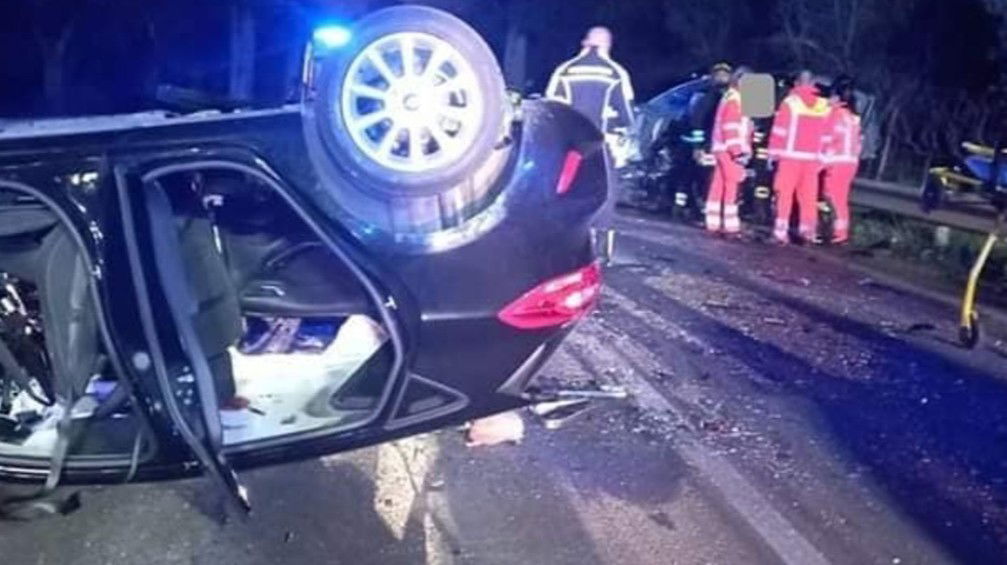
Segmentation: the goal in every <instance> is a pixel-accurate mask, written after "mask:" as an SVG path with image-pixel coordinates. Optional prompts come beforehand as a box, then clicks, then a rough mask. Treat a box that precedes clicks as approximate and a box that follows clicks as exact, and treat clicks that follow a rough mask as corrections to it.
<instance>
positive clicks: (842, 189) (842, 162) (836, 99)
mask: <svg viewBox="0 0 1007 565" xmlns="http://www.w3.org/2000/svg"><path fill="white" fill-rule="evenodd" d="M830 94H831V97H830V99H829V101H830V103H831V105H832V111H831V113H830V114H829V122H828V133H827V135H826V139H828V141H829V143H828V144H827V145H826V148H825V196H826V197H827V198H828V199H829V202H831V203H832V210H833V212H834V213H835V223H834V224H833V225H832V243H833V244H843V243H846V242H847V241H849V239H850V189H851V188H852V186H853V179H854V178H855V177H856V176H857V169H858V168H859V167H860V151H861V148H862V146H863V138H862V137H861V129H860V116H859V115H857V106H856V99H855V97H854V86H853V80H852V79H850V78H849V77H840V78H838V79H836V81H835V82H834V83H833V84H832V87H831V88H830Z"/></svg>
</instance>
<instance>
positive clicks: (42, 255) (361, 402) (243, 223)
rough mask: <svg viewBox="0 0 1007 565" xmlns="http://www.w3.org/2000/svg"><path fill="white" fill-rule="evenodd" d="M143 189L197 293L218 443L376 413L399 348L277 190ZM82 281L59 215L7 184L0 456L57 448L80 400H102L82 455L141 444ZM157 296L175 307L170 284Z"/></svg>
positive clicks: (241, 183) (210, 179) (225, 182)
mask: <svg viewBox="0 0 1007 565" xmlns="http://www.w3.org/2000/svg"><path fill="white" fill-rule="evenodd" d="M145 189H148V190H156V191H159V192H160V193H161V194H163V195H164V196H165V197H166V199H167V202H169V203H170V207H169V208H168V209H169V210H170V215H171V218H169V219H168V221H169V222H170V223H169V225H172V226H174V228H175V229H174V230H169V231H174V233H170V234H165V239H169V240H171V241H172V242H173V243H174V244H175V246H174V247H173V249H176V250H177V252H178V255H179V257H180V259H181V261H180V264H181V265H182V266H183V267H182V270H184V272H185V275H184V278H185V279H186V284H187V286H188V289H189V293H190V294H191V295H192V296H193V298H194V300H195V302H196V303H197V304H198V308H197V309H196V310H197V311H196V313H195V315H194V316H193V318H192V320H193V324H192V325H193V326H194V327H193V330H194V332H195V335H196V336H198V340H199V344H200V346H201V349H202V351H203V353H204V354H205V357H206V361H207V365H208V366H209V369H210V372H211V373H212V375H213V384H214V389H215V391H216V396H217V398H215V399H209V401H208V402H213V403H215V405H216V406H217V408H218V409H219V414H220V423H221V426H222V428H223V434H224V445H225V446H236V445H241V444H247V443H248V442H254V441H257V440H262V439H267V438H276V437H280V436H288V435H292V434H298V433H302V432H307V431H313V430H319V429H323V428H332V429H337V428H344V427H353V426H355V425H359V424H361V423H363V422H365V421H367V420H368V419H369V418H370V417H371V416H373V415H374V414H375V413H376V411H377V409H378V408H379V404H380V401H381V399H382V398H383V395H384V393H385V390H386V388H387V386H386V385H387V384H388V382H389V379H390V373H391V367H392V362H393V359H394V354H393V349H392V347H391V345H390V342H389V340H388V336H387V334H386V332H385V331H384V328H383V327H382V326H381V324H380V323H379V322H378V321H377V320H378V319H379V317H378V315H377V313H376V312H377V311H376V307H375V305H374V304H373V303H372V302H371V300H370V297H369V295H368V294H367V293H366V292H365V289H364V287H363V286H362V284H361V283H360V282H359V281H358V280H357V278H356V277H355V275H354V273H353V272H352V271H351V270H350V269H349V268H348V267H347V266H346V265H345V264H344V263H343V262H342V260H341V259H340V258H339V257H338V256H337V255H336V254H335V253H333V252H332V251H331V250H330V249H329V248H328V247H327V246H326V245H325V244H324V243H323V242H322V240H321V239H320V238H319V237H318V235H317V234H315V233H314V232H313V230H312V229H311V228H310V227H309V226H308V225H307V224H306V223H305V222H304V221H303V220H302V219H301V217H300V216H299V215H298V213H297V212H296V211H295V210H294V209H293V208H292V207H291V206H290V205H289V204H288V203H287V202H286V201H285V200H284V199H283V198H282V197H281V196H280V195H279V194H277V193H276V192H275V191H274V190H273V189H272V188H271V187H268V186H265V185H264V184H262V183H260V182H258V181H256V180H254V179H252V178H250V177H247V176H245V175H242V174H239V173H236V172H230V171H219V172H218V171H201V172H196V173H173V174H169V175H166V176H162V177H159V178H158V179H156V180H155V181H152V182H150V183H149V184H148V186H146V187H145ZM71 266H72V267H71ZM89 280H90V276H89V273H88V270H87V268H86V265H85V262H84V261H83V258H82V256H81V255H80V250H79V248H78V246H77V243H76V241H75V240H74V238H73V237H72V236H71V234H70V232H69V231H68V228H67V227H65V226H63V225H62V224H61V223H60V222H59V221H58V218H57V217H56V216H55V215H54V214H53V213H52V212H51V211H50V210H48V209H47V208H46V207H45V206H44V205H43V204H42V203H41V202H39V201H37V200H34V199H32V198H30V197H26V196H24V195H19V194H13V193H4V192H0V287H2V288H0V455H23V456H46V455H48V453H49V452H50V450H51V449H52V446H53V445H54V444H55V442H56V439H57V433H56V425H57V424H58V422H59V420H60V417H61V415H62V414H63V411H64V410H65V406H68V405H70V403H72V399H76V398H80V397H81V396H92V397H94V398H95V400H96V401H97V405H98V406H99V408H98V409H97V410H96V411H95V414H94V416H93V417H92V419H91V420H92V422H91V424H90V429H89V431H88V433H87V435H86V437H85V438H84V439H83V440H82V441H80V442H78V445H77V446H76V448H75V449H73V450H72V452H73V453H74V454H78V455H80V454H86V455H102V454H122V453H129V452H131V451H135V450H136V449H137V443H138V442H140V441H141V440H140V435H141V434H140V431H139V429H140V427H141V426H139V423H138V421H137V420H138V418H137V416H136V415H135V414H134V413H133V410H132V408H131V407H130V406H129V401H128V395H126V394H124V392H123V391H122V388H123V387H119V386H118V380H117V376H116V375H115V374H114V372H113V371H112V369H111V367H110V366H109V363H108V361H107V357H106V355H105V354H104V351H105V350H106V349H105V347H106V346H105V344H104V343H103V340H102V339H101V337H100V333H99V331H98V322H97V320H98V318H97V316H98V311H97V309H96V308H95V304H94V302H93V300H92V297H91V294H90V288H89ZM151 300H152V302H153V303H152V306H153V310H154V311H155V312H159V311H163V310H164V309H166V308H164V303H163V302H162V304H160V305H159V304H157V301H159V300H164V298H163V297H162V296H161V295H159V294H156V293H152V294H151ZM174 376H175V377H176V378H177V377H179V375H174ZM203 400H204V404H205V403H206V402H207V399H203Z"/></svg>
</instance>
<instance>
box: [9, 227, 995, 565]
mask: <svg viewBox="0 0 1007 565" xmlns="http://www.w3.org/2000/svg"><path fill="white" fill-rule="evenodd" d="M621 223H622V227H623V228H624V230H623V233H624V237H623V238H622V240H621V241H620V247H619V254H618V255H619V256H618V262H617V264H616V265H615V266H613V267H612V268H611V269H610V271H609V273H608V275H607V282H608V289H607V291H606V295H605V297H604V301H603V303H602V305H601V306H600V308H599V310H598V311H597V312H596V313H595V314H594V315H593V316H592V318H591V319H590V320H589V321H587V322H586V323H585V324H584V325H583V326H582V327H581V328H580V329H579V330H578V332H577V333H576V334H575V335H574V336H573V337H572V338H571V339H570V340H569V341H568V343H567V344H566V346H565V347H564V348H563V350H562V351H561V352H560V354H559V355H557V357H556V358H555V359H554V360H553V361H552V362H551V363H550V365H549V366H548V367H547V369H546V370H545V371H544V373H543V377H544V378H552V379H561V380H564V381H570V382H571V383H574V384H588V383H589V384H621V385H624V386H626V387H628V388H629V389H630V391H631V392H632V393H633V398H632V400H630V401H626V402H609V403H606V404H599V405H598V406H596V407H595V408H593V409H592V410H590V411H589V412H587V413H586V414H584V415H583V416H581V417H579V418H578V419H576V420H574V421H572V422H570V423H569V424H568V425H567V426H565V427H564V428H562V429H560V430H557V431H547V430H545V429H544V428H543V427H542V426H541V425H540V424H539V423H538V422H537V421H536V419H535V418H534V417H532V416H530V415H527V414H526V415H525V420H526V422H527V434H526V438H525V440H524V442H523V443H522V444H521V445H518V446H498V447H490V448H478V449H469V448H466V447H465V446H464V444H463V441H462V438H461V436H460V433H459V432H457V431H454V430H448V431H444V432H441V433H439V434H434V435H430V436H424V437H420V438H413V439H410V440H407V441H403V442H398V443H395V444H391V445H385V446H381V447H378V448H373V449H368V450H362V451H358V452H354V453H350V454H345V455H341V456H333V457H329V458H325V459H322V460H317V461H312V462H307V463H302V464H296V465H289V466H284V467H277V468H270V469H263V470H259V471H255V472H251V473H246V474H245V475H244V481H245V483H246V484H247V485H248V486H249V487H250V489H251V493H252V498H253V504H254V506H255V513H254V515H253V516H252V517H251V518H248V519H238V520H231V521H224V520H222V519H221V517H222V514H221V508H220V504H221V502H220V498H219V497H218V496H217V495H216V493H215V492H214V491H213V489H212V488H211V486H210V485H209V483H207V482H206V481H201V480H194V481H186V482H179V483H173V484H156V485H131V486H124V487H115V488H103V489H96V490H89V491H87V492H85V496H84V507H83V508H82V509H81V510H80V511H79V512H77V513H75V514H73V515H71V516H69V517H66V518H61V519H55V520H47V521H39V522H33V523H3V524H0V562H2V563H4V564H5V565H6V564H20V563H39V564H41V563H60V564H90V563H151V564H153V563H213V564H231V563H234V564H247V565H251V564H259V563H305V564H309V563H326V564H359V563H429V564H442V563H444V564H448V563H451V564H453V563H478V564H484V563H489V564H496V563H500V564H507V563H514V564H519V563H520V564H527V563H571V564H591V563H661V564H668V563H682V564H705V563H725V564H734V563H785V564H788V565H798V564H800V565H805V564H817V563H850V564H857V565H863V564H872V563H878V564H900V563H904V564H909V563H913V564H915V563H970V564H971V563H1002V562H1004V560H1005V556H1007V505H1005V503H1007V484H1005V481H1007V447H1005V445H1007V371H1005V370H1004V367H1005V364H1007V345H1005V344H1004V343H1002V342H1000V341H999V339H998V337H999V336H1004V335H1007V334H1005V333H1004V332H1003V330H1001V329H998V328H988V331H987V341H986V344H985V345H983V346H982V347H981V348H980V349H979V350H977V351H975V352H967V351H964V350H962V349H960V348H959V347H957V346H956V345H955V343H954V336H955V333H956V328H955V323H954V318H955V312H954V310H953V309H952V308H949V307H948V306H945V305H941V304H939V303H936V302H932V301H930V300H928V299H924V298H921V297H918V296H916V295H913V294H911V293H907V292H905V291H901V290H896V289H894V288H891V287H887V286H885V285H883V284H879V283H877V282H875V281H874V280H873V279H870V278H869V277H866V276H865V275H864V274H863V273H860V272H854V271H852V270H849V269H847V268H846V267H844V266H842V264H841V262H839V263H837V261H835V260H834V259H835V258H833V260H828V258H825V257H821V256H818V255H815V254H809V253H806V252H804V251H801V250H798V249H777V248H774V247H769V246H765V245H762V244H758V243H750V242H749V243H744V242H741V243H739V242H729V241H723V240H718V239H713V238H708V237H707V236H705V235H704V234H703V233H701V232H700V231H698V230H695V229H691V228H686V227H682V226H672V225H669V224H665V223H659V222H654V221H651V220H646V219H642V218H623V219H622V220H621Z"/></svg>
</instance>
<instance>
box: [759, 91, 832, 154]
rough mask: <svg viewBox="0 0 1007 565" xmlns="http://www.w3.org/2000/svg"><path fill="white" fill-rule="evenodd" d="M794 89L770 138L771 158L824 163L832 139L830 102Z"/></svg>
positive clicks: (785, 101)
mask: <svg viewBox="0 0 1007 565" xmlns="http://www.w3.org/2000/svg"><path fill="white" fill-rule="evenodd" d="M808 92H809V91H808V90H803V91H801V90H798V89H794V91H792V92H791V94H790V95H789V96H787V97H786V98H785V99H784V100H783V103H782V104H780V108H779V109H778V110H777V111H776V118H775V119H774V120H773V130H772V132H771V135H770V138H769V156H770V157H773V158H775V159H794V160H798V161H822V160H823V158H824V155H825V146H826V144H827V143H829V142H831V140H830V139H829V132H828V131H827V129H828V121H829V114H830V112H831V107H830V106H829V102H828V100H825V99H824V98H820V97H818V96H810V95H808Z"/></svg>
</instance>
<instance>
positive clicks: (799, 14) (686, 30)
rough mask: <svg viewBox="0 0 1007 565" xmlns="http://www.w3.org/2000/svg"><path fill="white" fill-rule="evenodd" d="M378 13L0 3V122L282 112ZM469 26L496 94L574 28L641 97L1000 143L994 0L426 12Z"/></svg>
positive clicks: (289, 5)
mask: <svg viewBox="0 0 1007 565" xmlns="http://www.w3.org/2000/svg"><path fill="white" fill-rule="evenodd" d="M395 3H402V2H397V1H394V0H4V1H3V2H0V116H4V117H25V116H45V115H79V114H95V113H112V112H125V111H134V110H141V109H146V108H153V107H159V106H163V102H160V101H158V99H157V96H156V93H157V92H158V87H159V86H160V85H166V84H167V85H173V86H178V87H184V88H191V89H197V90H199V91H202V92H205V93H209V94H211V95H214V96H220V97H224V98H230V99H236V100H242V101H252V102H255V103H257V104H260V105H268V104H276V103H279V102H282V101H284V100H287V99H291V97H292V96H294V94H295V92H296V82H297V75H298V73H299V71H300V59H301V53H302V49H303V45H304V43H305V41H306V40H307V38H308V37H309V35H310V30H311V29H312V28H313V27H314V26H316V25H318V24H319V23H322V22H327V21H343V22H352V20H353V19H354V18H357V17H360V16H361V15H362V14H365V13H366V12H368V11H370V10H374V9H377V8H380V7H383V6H386V5H391V4H395ZM417 3H422V4H429V5H434V6H438V7H441V8H444V9H447V10H449V11H452V12H454V13H456V14H458V15H459V16H461V17H462V18H463V19H465V20H466V21H468V22H469V23H470V24H472V25H473V26H475V27H476V28H477V29H478V30H479V31H480V32H481V33H482V34H483V36H484V37H485V38H486V40H487V41H488V42H489V43H490V44H491V46H492V47H493V48H494V50H495V51H496V52H497V53H498V55H499V57H500V59H501V61H503V64H504V67H505V73H506V75H507V79H508V83H509V84H510V85H511V86H512V87H514V88H517V89H519V90H522V91H524V92H525V93H533V92H541V91H542V90H543V88H544V86H545V83H546V81H547V80H548V76H549V74H550V73H551V71H552V69H553V68H554V67H555V65H556V64H558V63H559V62H561V61H563V60H564V59H566V58H569V57H570V56H572V54H573V53H575V52H576V50H577V48H578V44H579V41H580V38H581V36H582V34H583V32H584V30H585V29H586V28H587V27H589V26H591V25H597V24H603V25H607V26H609V27H611V28H612V29H613V30H614V32H615V37H616V46H615V50H614V56H615V57H616V59H618V60H619V61H621V62H622V63H623V64H624V66H626V67H627V69H628V70H629V72H630V74H631V75H632V77H633V80H634V83H635V85H636V88H637V92H638V98H639V99H641V100H646V99H647V98H649V97H651V96H653V95H655V94H657V93H659V92H661V91H662V90H664V89H666V88H668V87H670V86H672V85H674V84H675V82H676V81H677V80H680V79H681V78H683V77H685V76H688V75H689V74H690V73H691V72H694V71H696V70H700V69H703V68H706V67H708V66H709V65H710V64H711V63H713V62H715V61H719V60H728V61H731V62H734V63H746V64H749V65H752V66H754V67H755V68H756V69H757V70H763V71H774V72H791V71H793V70H794V69H796V68H798V67H802V66H810V67H811V68H813V69H814V70H815V71H816V72H819V73H821V74H824V75H828V76H834V75H836V74H838V73H841V72H846V73H850V74H853V75H854V76H856V77H857V79H858V80H859V82H860V84H861V87H862V88H863V89H864V90H866V91H868V92H870V93H871V94H874V95H876V96H877V98H878V102H879V104H878V111H879V119H880V120H882V122H883V124H884V127H883V130H884V133H885V135H886V136H887V139H890V140H891V141H890V142H889V143H890V145H892V146H894V147H895V148H896V149H898V150H900V151H901V152H902V153H904V154H905V155H904V157H903V159H909V158H910V157H915V158H917V159H923V160H926V161H930V160H932V159H933V157H934V155H938V156H947V155H953V154H954V153H955V152H956V150H957V145H958V144H959V142H960V141H961V140H962V139H965V138H973V139H978V140H982V141H992V140H993V138H995V137H996V136H998V135H1000V132H1001V130H1003V129H1004V128H1003V125H1004V123H1003V115H1004V113H1003V110H1004V99H1005V96H1004V90H1003V87H1004V84H1005V82H1007V80H1005V77H1007V73H1005V71H1007V66H1005V61H1007V56H1005V53H1007V25H1005V20H1004V15H1007V0H749V1H744V0H427V1H423V2H417Z"/></svg>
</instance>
